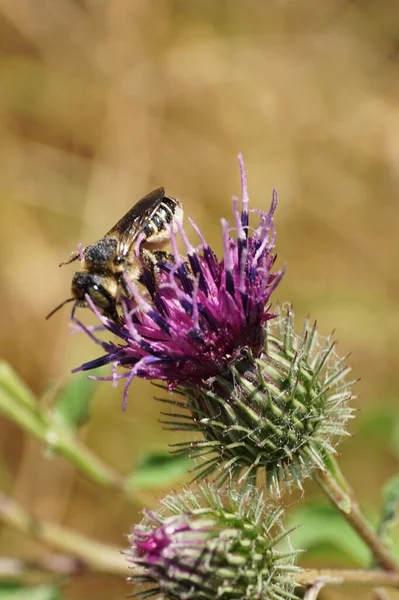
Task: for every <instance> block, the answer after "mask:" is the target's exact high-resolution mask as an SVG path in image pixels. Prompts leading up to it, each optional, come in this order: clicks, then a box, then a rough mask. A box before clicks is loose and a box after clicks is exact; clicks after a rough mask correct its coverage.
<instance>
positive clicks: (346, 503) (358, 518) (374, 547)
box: [313, 457, 399, 571]
mask: <svg viewBox="0 0 399 600" xmlns="http://www.w3.org/2000/svg"><path fill="white" fill-rule="evenodd" d="M329 460H331V457H329ZM335 471H336V472H337V473H339V478H338V476H337V474H336V472H335ZM313 478H314V480H315V481H317V483H318V484H319V485H320V487H321V488H322V490H323V491H324V492H325V494H327V496H328V497H329V499H330V500H331V502H332V503H333V504H334V505H335V506H336V508H337V509H338V510H339V512H340V513H341V514H342V516H343V517H344V518H345V519H346V520H347V521H348V523H349V524H350V525H351V526H352V527H353V529H354V530H355V531H356V532H357V533H358V534H359V536H360V537H361V538H362V539H363V541H364V542H365V543H366V544H367V546H368V547H369V548H370V550H371V552H372V553H373V555H374V558H375V560H376V561H377V563H378V564H379V565H380V566H381V567H382V568H383V569H385V571H398V570H399V566H398V564H397V562H396V561H395V559H394V558H393V556H392V555H391V553H390V552H389V550H388V549H387V548H386V546H385V545H384V544H383V542H382V541H381V539H380V538H379V537H378V535H377V533H376V532H375V531H374V530H373V528H372V527H371V525H370V524H369V523H368V521H367V520H366V519H365V517H364V515H363V514H362V512H361V511H360V508H359V504H358V502H357V499H356V497H355V496H354V494H353V492H352V490H351V489H350V487H349V485H348V484H347V483H346V482H345V480H344V478H343V475H342V473H340V471H339V469H338V467H335V469H334V474H333V473H332V472H331V471H330V470H328V469H326V470H325V471H322V470H321V469H318V470H317V471H315V472H314V473H313Z"/></svg>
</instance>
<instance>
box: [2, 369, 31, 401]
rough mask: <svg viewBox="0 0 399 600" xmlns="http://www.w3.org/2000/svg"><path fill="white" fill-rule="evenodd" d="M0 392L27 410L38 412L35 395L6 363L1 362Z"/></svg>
mask: <svg viewBox="0 0 399 600" xmlns="http://www.w3.org/2000/svg"><path fill="white" fill-rule="evenodd" d="M0 390H1V391H2V392H3V393H4V394H5V395H7V396H9V397H11V398H12V399H13V400H14V401H15V402H18V403H19V404H21V405H22V406H24V407H25V408H29V409H33V410H37V400H36V398H35V396H34V394H33V393H32V392H31V391H30V389H29V388H28V386H27V385H26V383H24V382H23V381H22V379H21V378H20V377H19V375H17V373H16V372H15V371H14V369H13V368H12V367H11V366H10V365H9V364H8V363H6V362H5V361H0Z"/></svg>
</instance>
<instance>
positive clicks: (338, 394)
mask: <svg viewBox="0 0 399 600" xmlns="http://www.w3.org/2000/svg"><path fill="white" fill-rule="evenodd" d="M265 334H266V335H265V345H264V350H263V352H262V353H261V354H260V356H259V357H255V356H254V355H253V354H252V353H251V352H250V351H248V350H247V351H245V352H244V351H243V352H242V354H241V357H240V358H239V359H236V360H235V361H234V362H233V363H232V364H231V367H230V369H229V371H227V372H226V374H225V376H223V377H221V376H218V377H215V378H212V379H209V380H208V381H207V382H206V385H203V386H197V387H194V386H187V385H185V386H184V387H183V386H180V387H179V388H178V392H179V393H180V394H181V395H182V396H183V397H184V402H173V401H172V402H171V401H169V400H166V399H163V400H164V401H165V402H169V403H172V404H175V405H176V406H178V408H179V412H178V414H176V412H174V413H173V414H171V413H169V414H167V416H168V417H169V418H168V419H167V420H166V421H165V423H166V424H167V425H169V426H171V427H173V428H175V429H183V430H185V431H193V432H196V433H201V434H202V439H194V440H190V441H187V442H184V443H182V444H178V445H177V450H175V452H176V453H185V454H189V455H190V456H191V457H195V458H197V457H200V456H201V457H203V456H206V457H207V460H206V462H202V463H200V464H199V466H198V467H197V470H198V475H197V477H196V479H198V480H199V479H202V478H204V477H207V476H209V475H210V474H213V473H214V472H216V470H217V469H218V468H219V467H223V470H221V471H220V472H219V474H218V475H217V479H218V481H219V482H220V483H223V482H224V481H226V480H227V479H228V478H230V477H233V478H235V479H241V480H245V479H248V478H252V480H253V479H254V477H255V476H256V472H257V471H258V470H259V469H263V470H266V480H267V485H268V488H269V489H270V488H273V489H274V490H275V491H276V492H277V493H280V485H281V482H287V483H292V481H294V482H295V483H296V484H297V485H299V486H301V482H302V480H303V479H304V477H306V476H308V475H309V474H310V472H311V470H312V469H313V468H324V457H325V456H326V454H328V453H335V450H334V445H335V444H336V443H337V441H338V440H339V438H340V437H342V436H344V435H347V432H346V429H345V427H346V424H347V421H348V419H349V418H350V417H351V416H352V412H353V409H352V408H350V407H349V406H348V402H349V400H350V398H351V397H352V394H351V386H352V384H353V383H354V382H353V381H351V382H348V381H346V376H347V375H348V373H349V371H350V370H351V369H350V367H349V366H348V365H347V364H346V359H347V357H344V358H339V357H337V355H336V353H335V344H334V342H333V341H332V336H329V337H327V338H325V339H324V338H322V337H321V336H320V335H319V334H318V332H317V329H316V325H313V326H310V324H309V322H308V321H306V322H305V326H304V329H303V333H302V335H301V336H298V335H296V334H295V332H294V315H293V313H292V311H291V310H288V311H287V313H286V315H282V314H281V312H278V314H277V316H276V318H275V319H274V320H272V321H270V322H269V323H268V324H267V325H266V326H265ZM187 410H188V414H187Z"/></svg>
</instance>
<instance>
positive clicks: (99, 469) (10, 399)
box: [0, 361, 137, 501]
mask: <svg viewBox="0 0 399 600" xmlns="http://www.w3.org/2000/svg"><path fill="white" fill-rule="evenodd" d="M0 413H2V414H4V415H5V416H6V417H8V418H9V419H10V420H12V421H13V422H14V423H17V425H19V427H21V428H22V429H24V430H25V431H27V432H28V433H30V434H31V435H32V436H33V437H35V438H36V439H37V440H39V441H40V442H42V443H43V444H44V445H45V446H46V447H47V448H49V449H50V450H51V451H53V452H54V453H57V454H60V455H62V456H65V457H66V458H67V459H68V460H69V461H70V462H71V463H73V465H74V466H75V467H76V468H77V469H79V471H81V472H82V473H83V474H84V475H85V476H87V477H88V478H90V479H91V480H92V481H95V482H96V483H97V484H99V485H101V486H103V487H106V488H111V489H115V490H118V491H119V492H121V493H122V494H123V496H124V497H125V498H127V499H128V500H133V499H134V500H135V501H137V491H136V490H133V487H132V485H131V484H129V483H128V481H127V480H126V479H125V478H124V477H123V476H122V475H121V474H119V473H118V472H116V471H114V470H113V469H112V468H111V467H109V466H108V465H107V464H106V463H104V462H103V461H101V460H100V459H99V458H98V457H97V456H96V455H95V454H94V453H93V452H91V451H90V450H89V449H88V448H87V447H86V446H85V445H84V444H82V442H80V440H79V439H78V438H77V436H76V434H75V431H74V430H73V429H70V428H68V427H66V426H65V425H64V424H60V423H59V422H57V420H56V418H55V417H54V416H53V415H52V413H51V412H45V411H43V410H42V409H41V408H40V406H39V403H38V401H37V399H36V398H35V397H34V395H33V394H32V392H31V391H30V390H29V388H27V386H26V385H25V384H24V383H23V381H21V379H20V378H19V377H18V375H17V374H16V373H14V371H13V370H12V369H11V368H10V367H9V365H7V364H6V363H4V362H1V361H0ZM133 493H134V497H133Z"/></svg>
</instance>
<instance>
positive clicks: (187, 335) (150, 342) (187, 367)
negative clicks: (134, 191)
mask: <svg viewBox="0 0 399 600" xmlns="http://www.w3.org/2000/svg"><path fill="white" fill-rule="evenodd" d="M240 164H241V173H242V210H241V213H240V212H239V209H238V202H237V201H234V219H235V223H234V227H233V228H230V227H229V225H228V223H227V222H226V221H222V229H223V249H224V257H223V259H222V260H219V259H218V258H217V256H216V254H215V253H214V252H213V250H211V248H210V247H209V246H208V244H207V243H206V241H205V239H204V237H203V236H202V234H201V232H200V231H199V230H198V228H197V227H196V226H195V225H194V224H193V226H194V228H195V230H196V231H197V233H198V235H199V238H200V244H199V246H198V247H196V248H193V247H192V245H191V244H190V242H189V241H188V239H187V236H186V234H185V232H184V230H183V229H182V228H181V227H179V233H180V235H181V237H182V240H183V242H184V244H185V248H186V254H187V255H186V256H184V257H182V256H181V255H180V254H179V252H178V250H177V245H176V240H175V235H174V233H173V230H172V229H171V232H170V235H171V243H172V248H173V256H174V261H173V263H170V262H168V261H162V260H160V261H159V262H158V264H157V269H156V271H157V272H156V274H155V275H154V273H153V272H152V271H151V270H150V269H148V267H146V266H145V265H143V272H142V275H141V282H142V283H143V284H144V290H142V289H140V290H139V288H138V287H137V286H136V285H135V284H134V283H133V282H132V281H127V282H126V285H127V286H128V287H129V289H130V292H131V297H128V298H126V299H125V300H124V314H123V317H122V319H121V322H120V323H119V322H118V323H116V322H113V321H112V320H110V319H108V318H106V317H104V316H101V315H99V317H100V319H101V320H102V323H103V325H104V327H105V328H106V329H107V330H109V331H110V332H111V333H113V334H114V335H116V336H117V337H118V338H119V340H120V341H119V343H117V344H115V343H113V342H100V343H101V345H102V346H103V348H104V350H105V351H106V354H105V355H104V356H102V357H100V358H98V359H96V360H94V361H90V362H88V363H85V364H84V365H82V366H81V367H80V368H79V369H80V370H90V369H93V368H95V367H98V366H100V365H104V364H107V363H112V364H113V365H114V367H122V369H123V372H122V373H118V374H115V373H114V375H113V376H112V377H110V379H113V380H114V381H116V380H117V379H119V378H127V382H126V386H125V395H124V404H126V400H127V390H128V387H129V385H130V383H131V381H132V379H133V378H134V377H136V376H137V377H142V378H144V379H161V380H164V381H166V382H167V383H168V385H169V387H170V389H172V388H173V387H175V386H177V385H186V384H189V385H202V384H203V383H204V382H205V385H207V383H206V382H207V381H209V379H210V378H213V377H216V376H223V375H225V374H226V373H227V372H228V371H229V369H230V367H231V365H232V364H234V363H235V361H236V360H237V359H239V358H240V356H241V354H242V353H243V352H244V353H246V352H248V350H250V351H251V353H252V354H253V355H254V356H259V354H260V353H261V352H262V349H263V344H264V327H263V326H264V324H265V323H266V322H267V321H268V320H269V319H270V318H271V317H272V316H273V315H272V314H271V313H270V306H269V298H270V295H271V293H272V291H273V290H274V289H275V287H276V286H277V284H278V283H279V281H280V279H281V277H282V274H283V272H282V271H278V272H276V273H273V272H272V267H273V264H274V261H275V255H274V254H273V248H274V243H275V229H274V225H273V214H274V211H275V208H276V205H277V195H276V192H274V193H273V200H272V205H271V208H270V211H269V212H268V213H265V212H261V211H253V212H254V213H255V214H254V216H255V217H256V219H257V221H258V222H257V224H256V226H255V227H253V226H252V227H250V225H249V212H250V211H249V210H248V194H247V187H246V179H245V173H244V169H243V164H242V159H241V158H240ZM87 301H88V303H89V304H91V306H92V308H93V310H94V311H96V308H95V306H93V305H92V303H91V302H90V298H88V299H87ZM79 369H76V370H79Z"/></svg>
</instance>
